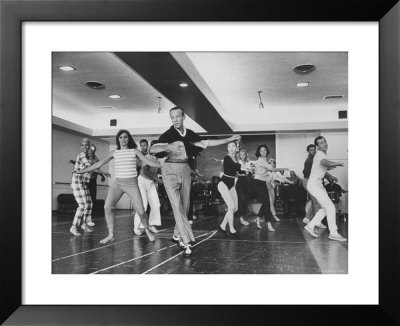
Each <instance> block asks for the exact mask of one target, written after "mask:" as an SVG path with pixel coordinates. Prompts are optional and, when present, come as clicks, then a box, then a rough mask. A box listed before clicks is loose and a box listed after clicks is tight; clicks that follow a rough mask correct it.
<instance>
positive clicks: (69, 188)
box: [49, 51, 352, 274]
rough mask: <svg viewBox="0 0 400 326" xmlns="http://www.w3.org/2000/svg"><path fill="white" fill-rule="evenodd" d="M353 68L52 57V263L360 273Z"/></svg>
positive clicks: (326, 62) (260, 61) (275, 61)
mask: <svg viewBox="0 0 400 326" xmlns="http://www.w3.org/2000/svg"><path fill="white" fill-rule="evenodd" d="M348 69H349V67H348V52H346V51H337V52H317V51H309V52H306V51H297V52H294V51H293V52H288V51H281V52H279V51H277V52H234V51H229V52H228V51H227V52H222V51H209V52H207V51H205V52H194V51H187V52H112V51H110V52H103V51H100V52H95V51H93V52H60V51H55V52H52V54H51V78H52V85H51V95H52V100H51V106H52V117H51V119H52V121H51V122H52V130H51V132H52V135H51V139H52V153H51V161H52V177H51V179H52V180H51V182H52V184H51V187H52V191H51V196H52V198H51V201H52V205H51V209H52V221H51V222H52V227H51V233H52V235H51V259H52V260H51V273H52V274H348V265H349V261H348V260H349V259H348V257H349V255H348V253H349V251H350V244H349V241H350V239H351V234H350V232H349V229H348V221H349V218H352V217H349V213H348V212H349V209H348V208H349V202H351V190H350V189H349V182H348V179H349V176H348V166H349V159H348V131H349V130H348V129H349V128H348V115H347V114H348V109H349V101H348V99H349V97H351V94H349V91H348ZM49 245H50V244H49Z"/></svg>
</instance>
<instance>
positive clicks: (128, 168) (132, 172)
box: [76, 129, 161, 244]
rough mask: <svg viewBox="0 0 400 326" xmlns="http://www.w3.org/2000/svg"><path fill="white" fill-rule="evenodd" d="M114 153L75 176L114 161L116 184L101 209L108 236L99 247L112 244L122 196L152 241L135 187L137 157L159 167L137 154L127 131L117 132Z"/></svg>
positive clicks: (110, 189)
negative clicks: (129, 202)
mask: <svg viewBox="0 0 400 326" xmlns="http://www.w3.org/2000/svg"><path fill="white" fill-rule="evenodd" d="M115 139H116V143H117V149H116V150H114V151H111V152H110V153H109V154H108V155H107V156H106V157H105V158H104V159H102V160H101V161H99V162H97V163H96V164H93V165H92V166H90V167H88V168H86V169H84V170H81V171H79V172H78V171H77V172H76V173H86V172H90V171H92V170H95V169H98V168H99V167H101V166H103V165H104V164H107V163H108V162H110V161H111V160H112V159H115V164H114V166H115V181H114V185H113V186H112V187H111V188H109V190H108V194H107V198H106V203H105V205H104V210H105V215H106V222H107V227H108V236H107V237H106V238H104V239H102V240H101V241H100V243H102V244H106V243H107V242H110V241H114V239H115V238H114V220H115V205H116V204H117V203H118V201H119V200H120V199H121V197H122V195H123V194H124V193H125V194H127V195H128V196H129V198H130V200H131V201H132V203H133V207H134V209H135V211H136V213H137V214H138V215H139V217H140V220H141V222H142V224H143V226H144V228H145V232H146V235H147V237H148V238H149V240H150V241H154V240H155V239H154V236H153V234H152V233H151V231H150V229H149V222H148V216H147V213H146V211H145V209H144V207H143V201H142V196H141V195H140V190H139V186H138V179H137V171H136V156H137V157H139V159H141V160H142V161H143V162H145V163H147V164H148V165H150V166H153V167H157V168H159V167H161V165H160V164H158V163H157V162H153V161H150V160H149V159H148V158H146V157H145V156H144V155H143V154H142V153H141V152H140V151H139V150H137V149H136V148H137V145H136V143H135V141H134V140H133V138H132V136H131V134H130V133H129V131H127V130H123V129H121V130H119V131H118V133H117V135H116V138H115Z"/></svg>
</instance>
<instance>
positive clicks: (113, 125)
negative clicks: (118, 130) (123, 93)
mask: <svg viewBox="0 0 400 326" xmlns="http://www.w3.org/2000/svg"><path fill="white" fill-rule="evenodd" d="M116 125H117V119H111V120H110V127H115V126H116Z"/></svg>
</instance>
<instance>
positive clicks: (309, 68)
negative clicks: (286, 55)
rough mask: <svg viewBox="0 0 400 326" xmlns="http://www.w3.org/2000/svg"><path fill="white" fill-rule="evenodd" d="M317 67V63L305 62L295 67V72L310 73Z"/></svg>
mask: <svg viewBox="0 0 400 326" xmlns="http://www.w3.org/2000/svg"><path fill="white" fill-rule="evenodd" d="M316 68H317V67H316V66H315V65H311V64H305V65H298V66H296V67H294V68H293V70H294V72H296V73H298V74H308V73H310V72H312V71H314V70H315V69H316Z"/></svg>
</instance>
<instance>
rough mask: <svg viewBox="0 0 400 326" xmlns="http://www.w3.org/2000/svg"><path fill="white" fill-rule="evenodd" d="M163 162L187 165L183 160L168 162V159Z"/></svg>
mask: <svg viewBox="0 0 400 326" xmlns="http://www.w3.org/2000/svg"><path fill="white" fill-rule="evenodd" d="M165 162H166V163H183V164H185V163H187V161H183V160H170V159H168V160H165Z"/></svg>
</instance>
